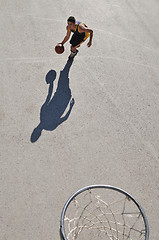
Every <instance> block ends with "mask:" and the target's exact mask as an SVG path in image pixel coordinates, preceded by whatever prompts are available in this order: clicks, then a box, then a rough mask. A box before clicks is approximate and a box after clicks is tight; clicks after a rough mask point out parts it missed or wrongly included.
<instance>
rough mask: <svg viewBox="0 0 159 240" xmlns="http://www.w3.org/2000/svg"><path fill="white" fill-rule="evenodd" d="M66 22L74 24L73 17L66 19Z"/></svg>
mask: <svg viewBox="0 0 159 240" xmlns="http://www.w3.org/2000/svg"><path fill="white" fill-rule="evenodd" d="M67 22H72V23H75V22H76V20H75V18H74V17H73V16H70V17H69V18H68V19H67Z"/></svg>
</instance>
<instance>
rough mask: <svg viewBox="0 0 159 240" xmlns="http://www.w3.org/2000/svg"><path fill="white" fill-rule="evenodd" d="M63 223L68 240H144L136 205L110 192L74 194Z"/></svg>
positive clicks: (140, 215) (140, 217) (141, 220)
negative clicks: (75, 195) (74, 196)
mask: <svg viewBox="0 0 159 240" xmlns="http://www.w3.org/2000/svg"><path fill="white" fill-rule="evenodd" d="M64 223H65V224H64V226H65V233H66V236H67V239H68V240H75V239H79V240H80V239H81V240H85V239H87V240H90V239H91V240H92V239H96V240H97V239H101V240H104V239H108V240H125V239H129V240H134V239H135V240H138V239H139V240H144V239H145V224H144V221H143V217H142V214H141V213H140V210H139V209H138V207H137V206H136V204H135V203H134V202H133V201H132V200H131V199H130V198H128V197H127V196H125V195H123V194H122V193H119V192H116V191H113V190H110V189H109V190H107V189H104V190H103V189H91V190H87V191H84V192H82V193H81V194H79V195H77V197H76V198H74V199H73V200H72V201H71V203H70V204H69V207H68V208H67V210H66V214H65V218H64Z"/></svg>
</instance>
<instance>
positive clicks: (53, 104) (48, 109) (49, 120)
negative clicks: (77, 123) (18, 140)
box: [30, 60, 74, 143]
mask: <svg viewBox="0 0 159 240" xmlns="http://www.w3.org/2000/svg"><path fill="white" fill-rule="evenodd" d="M72 62H73V60H68V61H67V63H66V65H65V67H64V69H63V70H62V71H61V72H60V77H59V80H58V86H57V89H56V92H55V94H54V96H53V98H52V99H51V96H52V93H53V85H54V80H55V79H56V71H54V70H50V71H49V72H48V73H47V75H46V83H47V84H49V90H48V95H47V97H46V100H45V102H44V104H43V105H42V107H41V111H40V123H39V125H38V126H37V127H36V128H35V129H34V130H33V132H32V134H31V138H30V141H31V142H32V143H34V142H36V141H37V140H38V139H39V137H40V136H41V134H42V131H43V130H47V131H53V130H55V129H56V128H57V127H58V126H59V125H60V124H62V123H63V122H64V121H66V120H67V119H68V117H69V115H70V113H71V110H72V107H73V105H74V99H73V98H72V99H71V89H70V87H69V77H68V75H69V70H70V67H71V65H72ZM70 100H71V101H70ZM69 102H70V106H69V110H68V111H67V113H66V114H65V116H63V117H62V115H63V114H64V112H65V110H66V108H67V106H68V104H69Z"/></svg>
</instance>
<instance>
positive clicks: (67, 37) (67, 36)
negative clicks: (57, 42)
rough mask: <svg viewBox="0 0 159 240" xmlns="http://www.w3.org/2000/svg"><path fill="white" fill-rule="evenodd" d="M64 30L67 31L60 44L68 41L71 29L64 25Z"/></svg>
mask: <svg viewBox="0 0 159 240" xmlns="http://www.w3.org/2000/svg"><path fill="white" fill-rule="evenodd" d="M66 30H67V33H66V36H65V37H64V40H63V41H62V42H61V44H62V45H64V44H65V43H66V42H67V41H68V39H69V38H70V35H71V31H70V29H69V28H68V26H67V27H66Z"/></svg>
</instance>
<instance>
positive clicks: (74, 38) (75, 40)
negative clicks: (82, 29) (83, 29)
mask: <svg viewBox="0 0 159 240" xmlns="http://www.w3.org/2000/svg"><path fill="white" fill-rule="evenodd" d="M83 41H85V33H83V34H81V36H78V35H76V34H75V33H74V34H73V35H72V38H71V40H70V44H71V45H72V46H73V47H76V46H78V45H79V44H81V43H82V42H83Z"/></svg>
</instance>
